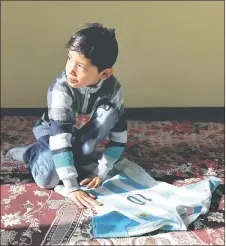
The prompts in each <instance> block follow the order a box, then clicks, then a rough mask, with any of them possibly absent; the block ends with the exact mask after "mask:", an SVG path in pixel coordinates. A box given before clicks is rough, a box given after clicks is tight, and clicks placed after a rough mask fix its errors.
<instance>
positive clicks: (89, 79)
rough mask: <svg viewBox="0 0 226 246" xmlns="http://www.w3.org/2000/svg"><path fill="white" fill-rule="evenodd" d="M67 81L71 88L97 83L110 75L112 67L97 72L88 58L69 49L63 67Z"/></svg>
mask: <svg viewBox="0 0 226 246" xmlns="http://www.w3.org/2000/svg"><path fill="white" fill-rule="evenodd" d="M65 71H66V76H67V82H68V84H69V85H70V86H71V87H73V88H80V87H84V86H89V85H95V84H97V83H98V82H99V81H100V80H101V79H102V80H105V79H107V78H109V77H110V76H111V75H112V69H111V68H108V69H105V70H104V71H102V72H100V73H99V72H98V68H97V67H96V66H94V65H93V64H92V63H91V61H90V59H88V58H86V57H85V56H84V55H83V54H81V53H78V52H77V51H75V50H71V49H70V50H69V52H68V60H67V63H66V67H65Z"/></svg>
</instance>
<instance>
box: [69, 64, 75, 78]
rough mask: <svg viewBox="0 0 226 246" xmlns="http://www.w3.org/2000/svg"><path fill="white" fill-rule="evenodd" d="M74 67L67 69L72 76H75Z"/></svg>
mask: <svg viewBox="0 0 226 246" xmlns="http://www.w3.org/2000/svg"><path fill="white" fill-rule="evenodd" d="M75 69H76V67H75V66H74V65H71V66H70V68H69V73H70V74H71V75H73V76H76V71H75Z"/></svg>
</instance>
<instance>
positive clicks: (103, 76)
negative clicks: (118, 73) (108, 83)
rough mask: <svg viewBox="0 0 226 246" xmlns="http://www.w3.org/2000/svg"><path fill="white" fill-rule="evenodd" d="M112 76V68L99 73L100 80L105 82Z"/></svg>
mask: <svg viewBox="0 0 226 246" xmlns="http://www.w3.org/2000/svg"><path fill="white" fill-rule="evenodd" d="M112 74H113V69H112V68H106V69H105V70H104V71H102V72H101V74H100V78H101V79H102V80H106V79H108V78H109V77H111V75H112Z"/></svg>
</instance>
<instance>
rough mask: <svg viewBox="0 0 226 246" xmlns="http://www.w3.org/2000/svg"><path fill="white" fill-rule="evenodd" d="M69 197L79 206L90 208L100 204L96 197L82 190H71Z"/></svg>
mask: <svg viewBox="0 0 226 246" xmlns="http://www.w3.org/2000/svg"><path fill="white" fill-rule="evenodd" d="M70 198H71V199H72V200H73V201H74V202H75V204H76V205H77V206H78V207H79V208H92V207H95V206H100V205H101V203H99V202H98V201H96V200H95V199H96V197H95V196H94V195H93V194H90V193H87V192H85V191H83V190H76V191H73V192H71V193H70Z"/></svg>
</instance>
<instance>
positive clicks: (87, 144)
mask: <svg viewBox="0 0 226 246" xmlns="http://www.w3.org/2000/svg"><path fill="white" fill-rule="evenodd" d="M117 120H118V113H117V111H116V110H115V109H113V108H112V107H99V108H98V109H97V110H96V112H95V113H94V115H93V117H92V118H91V119H90V121H89V122H88V123H87V124H86V125H85V126H84V127H83V128H82V129H81V130H77V131H75V132H74V133H73V135H72V139H71V143H72V150H73V156H74V163H75V167H76V169H77V172H78V175H79V176H81V175H82V172H83V171H82V166H83V165H87V164H90V163H91V162H92V161H94V160H93V151H94V148H95V146H96V144H98V143H99V142H100V141H101V140H103V139H104V138H105V137H106V136H107V135H108V134H109V132H110V130H111V129H112V128H113V126H114V124H115V123H116V122H117ZM41 121H42V120H41ZM47 124H48V125H47ZM49 124H50V123H47V122H43V121H42V122H41V124H40V123H39V124H37V125H38V126H37V125H36V126H35V127H34V129H33V133H34V135H35V137H36V139H37V142H36V143H35V144H34V145H32V146H31V147H30V148H29V149H28V150H27V151H26V152H25V154H24V157H25V159H26V160H27V162H28V164H29V168H30V173H31V175H32V177H33V179H34V181H35V182H36V184H37V185H38V186H40V187H42V188H47V189H48V188H49V189H51V188H54V187H55V186H56V185H57V184H58V183H59V181H60V180H59V177H58V174H57V172H56V168H55V165H54V162H53V158H52V153H51V150H50V147H49V136H50V135H49V134H46V135H45V134H44V135H43V134H40V132H41V131H43V132H44V133H47V132H48V131H47V129H49V128H50V126H49ZM43 129H45V130H43ZM80 174H81V175H80ZM78 178H79V177H78Z"/></svg>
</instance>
